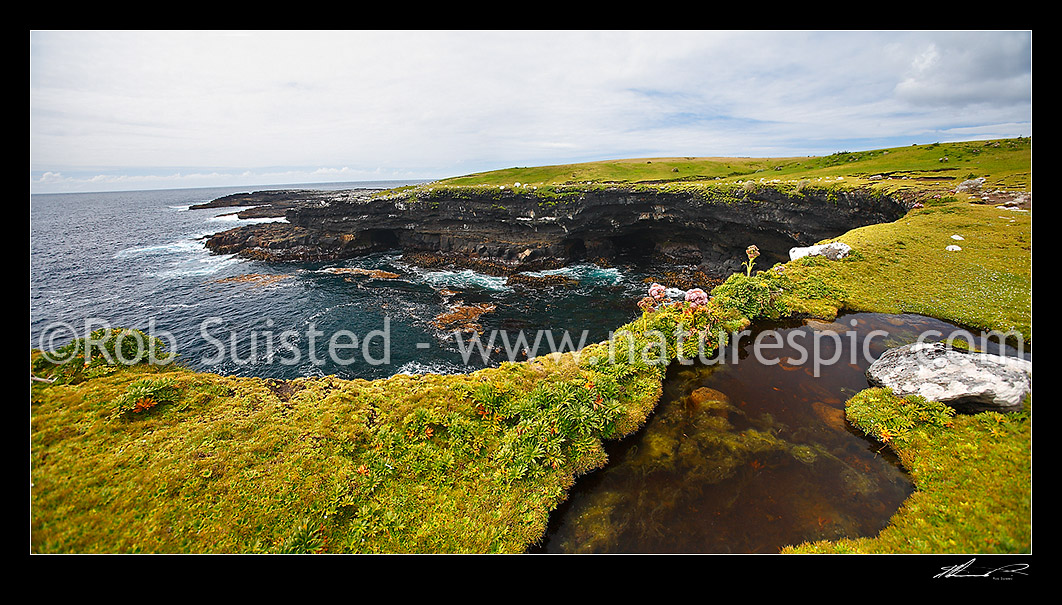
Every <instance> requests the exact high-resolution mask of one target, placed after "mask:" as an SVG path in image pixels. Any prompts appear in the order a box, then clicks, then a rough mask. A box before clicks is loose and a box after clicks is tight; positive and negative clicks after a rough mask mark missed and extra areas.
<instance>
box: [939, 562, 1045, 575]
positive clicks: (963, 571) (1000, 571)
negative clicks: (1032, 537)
mask: <svg viewBox="0 0 1062 605" xmlns="http://www.w3.org/2000/svg"><path fill="white" fill-rule="evenodd" d="M976 560H977V559H970V560H969V561H967V562H965V563H963V564H961V565H951V566H948V567H941V568H940V569H941V572H940V573H938V574H937V575H935V576H933V577H934V578H989V577H992V576H993V574H995V575H997V576H998V575H1007V576H1010V575H1015V574H1016V575H1021V576H1024V575H1028V574H1026V573H1025V570H1026V569H1028V568H1029V565H1028V564H1027V563H1011V564H1010V565H1003V566H1001V567H996V568H994V569H989V570H988V571H985V572H984V573H974V570H973V569H971V568H970V566H971V565H973V562H974V561H976ZM978 571H979V570H978Z"/></svg>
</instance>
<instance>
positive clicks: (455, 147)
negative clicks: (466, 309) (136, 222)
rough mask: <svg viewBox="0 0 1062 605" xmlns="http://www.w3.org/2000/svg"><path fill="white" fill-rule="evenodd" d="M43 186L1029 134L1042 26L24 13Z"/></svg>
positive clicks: (383, 172)
mask: <svg viewBox="0 0 1062 605" xmlns="http://www.w3.org/2000/svg"><path fill="white" fill-rule="evenodd" d="M29 48H30V53H29V55H30V191H31V193H56V192H78V191H121V190H141V189H176V188H185V187H227V186H244V185H259V186H262V185H272V184H296V183H325V182H350V181H372V180H419V179H438V178H445V177H450V176H458V175H464V174H470V173H473V172H481V171H486V170H494V169H499V168H509V167H513V166H541V165H552V164H566V163H572V162H584V161H595V160H608V159H619V158H649V157H669V156H743V157H792V156H807V155H827V154H830V153H834V152H837V151H859V150H868V149H879V148H883V147H894V146H905V145H911V144H923V143H933V142H945V141H966V140H980V139H992V138H1010V137H1016V136H1031V135H1032V32H1031V31H1027V30H1026V31H1023V30H1018V31H942V32H935V31H837V30H831V31H811V30H798V31H777V30H767V31H757V30H749V31H733V30H724V31H712V30H689V31H687V30H678V31H668V30H647V31H637V30H635V31H626V30H622V31H620V30H602V31H593V30H588V31H571V30H560V31H552V30H544V31H488V30H475V31H451V30H445V31H437V30H411V31H405V30H372V31H357V30H351V31H316V30H314V31H272V30H270V31H266V30H250V31H218V30H205V31H195V30H193V31H157V30H151V31H136V30H122V31H96V30H87V31H77V30H75V31H68V30H62V31H48V30H44V31H30V32H29Z"/></svg>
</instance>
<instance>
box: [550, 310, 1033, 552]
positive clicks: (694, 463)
mask: <svg viewBox="0 0 1062 605" xmlns="http://www.w3.org/2000/svg"><path fill="white" fill-rule="evenodd" d="M765 331H766V332H769V334H767V335H765V336H764V337H763V339H762V340H761V344H760V345H758V346H757V345H756V342H755V338H756V336H757V335H758V334H760V333H761V332H765ZM938 333H939V334H938ZM964 333H967V334H968V333H969V332H964V331H962V329H961V328H959V327H957V326H954V325H951V324H948V323H946V322H941V321H937V320H933V319H928V318H925V317H920V316H915V315H880V314H866V313H861V314H850V315H844V316H841V317H838V319H837V320H836V321H835V322H833V323H829V324H826V323H822V322H807V323H806V324H805V323H790V324H782V325H763V326H758V327H756V328H754V329H753V330H752V331H751V333H749V334H748V335H747V336H745V337H744V338H742V339H741V340H740V341H738V342H737V343H732V345H735V346H730V347H729V348H727V349H724V350H723V351H722V352H721V354H718V355H716V356H713V357H711V358H709V360H708V361H709V362H710V363H707V364H705V363H697V364H694V365H682V364H679V363H674V364H672V366H671V367H670V368H669V371H668V374H667V378H666V380H665V384H664V394H663V397H662V399H661V401H660V403H659V405H658V407H657V409H656V410H655V411H654V413H653V416H652V417H651V418H650V419H649V421H648V422H647V423H646V426H645V427H643V429H642V430H641V431H640V432H639V433H637V434H636V435H634V436H632V437H629V438H627V439H624V440H621V441H619V442H615V443H612V444H611V445H610V446H609V458H610V461H609V464H608V465H607V466H606V468H604V469H601V470H599V471H596V472H594V473H592V474H590V475H588V476H585V477H582V478H580V479H579V480H578V481H577V483H576V486H575V487H574V488H573V490H572V492H571V493H570V495H569V499H568V500H567V501H566V502H565V503H564V504H562V505H561V506H560V507H559V508H558V509H557V510H556V511H555V512H554V514H553V516H552V518H551V523H550V527H549V530H548V533H547V535H546V537H545V538H544V539H543V541H542V543H541V544H540V545H538V546H536V547H535V549H534V552H545V553H776V552H778V551H779V549H780V548H782V547H784V546H786V545H790V544H799V543H801V542H804V541H814V540H835V539H839V538H845V537H848V538H857V537H863V536H875V535H876V534H877V533H878V532H880V531H881V530H882V529H883V528H884V527H885V526H886V525H887V524H888V522H889V519H890V517H891V516H892V515H893V514H894V513H895V512H896V511H897V509H898V508H899V506H900V505H901V503H902V502H903V501H904V500H905V499H906V498H907V497H908V496H909V495H910V494H911V493H912V491H913V485H912V483H911V481H910V479H909V478H908V476H907V475H906V474H905V472H904V471H903V469H902V468H901V467H900V465H899V463H898V461H897V459H896V458H895V456H893V455H892V454H891V453H890V452H889V450H888V449H886V448H883V447H882V445H881V444H880V443H878V442H876V441H874V440H870V439H868V438H866V437H865V436H863V435H862V433H861V432H860V431H859V430H858V429H855V428H854V427H852V426H851V425H850V424H848V422H847V421H846V419H845V417H844V403H845V401H846V400H847V399H848V398H850V397H851V396H852V395H854V394H855V393H857V392H858V391H860V390H863V389H865V388H867V387H868V386H869V385H868V383H867V380H866V377H865V374H864V372H865V370H866V368H867V367H868V366H869V365H870V363H872V362H873V360H875V359H877V358H878V357H879V356H880V355H881V354H882V353H883V352H884V351H885V350H886V349H887V348H891V347H895V346H900V345H903V344H907V343H910V342H915V341H917V340H918V339H919V338H920V337H922V338H924V339H925V340H944V339H947V338H948V337H949V336H952V335H956V336H958V335H961V334H964ZM973 335H974V336H979V335H978V334H973ZM776 338H777V339H778V340H775V339H776ZM776 342H777V343H779V344H781V345H782V346H780V347H777V348H775V347H772V346H771V345H773V344H774V343H776ZM978 344H980V341H978ZM995 350H998V349H995ZM816 351H817V352H816ZM1007 352H1008V353H1010V354H1017V352H1016V351H1014V350H1013V349H1008V351H1007ZM1026 357H1029V358H1031V354H1030V355H1026ZM816 359H818V360H819V361H820V362H819V363H818V364H816V363H815V360H816Z"/></svg>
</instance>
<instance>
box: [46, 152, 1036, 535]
mask: <svg viewBox="0 0 1062 605" xmlns="http://www.w3.org/2000/svg"><path fill="white" fill-rule="evenodd" d="M1023 141H1024V142H1023ZM963 145H964V146H963V147H962V149H967V148H969V149H972V147H969V146H974V145H977V146H978V148H980V149H982V150H981V151H977V152H974V151H972V150H971V151H968V153H969V156H970V162H971V163H972V162H975V161H981V162H985V161H986V159H987V158H989V157H993V158H995V159H994V160H992V161H993V162H995V163H994V164H988V163H986V164H980V166H981V167H982V168H984V167H985V166H994V170H995V172H988V171H983V174H981V175H980V176H987V177H989V182H990V183H993V184H994V185H995V186H1017V188H1018V189H1022V188H1024V190H1028V188H1029V185H1028V175H1029V174H1031V164H1030V163H1028V162H1027V161H1025V163H1023V160H1022V158H1025V160H1027V159H1028V152H1029V143H1028V141H1027V140H1020V141H1018V142H1017V143H1014V142H1005V141H1004V142H1001V145H1000V146H998V147H993V146H991V145H990V144H973V143H970V144H963ZM904 151H907V152H910V153H915V152H919V151H921V152H922V153H923V154H924V157H923V158H921V159H920V160H918V161H914V159H911V158H907V159H901V158H898V156H900V155H901V153H900V151H899V150H895V151H893V152H890V153H888V154H877V155H876V156H875V155H874V154H868V155H867V156H866V157H858V158H857V159H853V160H851V161H849V160H848V159H844V160H843V164H841V163H839V160H840V158H832V159H830V158H827V159H821V158H820V159H816V160H815V161H817V162H819V164H818V165H817V166H816V167H815V168H814V170H821V171H829V170H834V169H835V168H838V166H841V167H843V168H846V169H847V170H848V173H847V174H848V175H849V177H848V180H849V181H855V180H856V179H858V178H861V177H860V176H859V175H863V174H864V173H869V172H872V171H867V170H863V169H862V168H860V169H859V170H854V169H853V167H855V166H859V165H860V164H862V163H866V164H865V165H863V168H875V169H877V171H884V170H885V168H888V167H893V168H894V169H896V170H908V171H909V173H913V172H915V171H919V170H928V169H929V167H930V166H932V164H931V162H937V163H938V164H941V163H944V162H940V161H938V160H936V159H934V155H935V154H936V153H937V152H939V151H942V150H939V149H923V150H918V149H912V150H904ZM949 153H950V154H951V155H949V156H948V160H947V162H949V163H950V162H952V161H956V160H955V158H958V159H959V160H962V159H963V158H964V157H965V156H963V155H960V154H958V153H956V152H955V151H953V150H951V148H949ZM982 154H984V155H982ZM858 155H859V156H862V155H863V154H858ZM940 157H943V156H940ZM916 159H917V158H916ZM793 161H796V160H793ZM875 161H876V162H879V164H878V165H874V166H871V165H869V163H870V162H875ZM807 162H811V160H810V159H805V160H802V161H801V162H800V163H801V164H804V163H807ZM883 162H889V164H887V165H886V164H884V163H883ZM654 163H655V162H654ZM893 163H894V164H893ZM724 164H725V162H724ZM834 164H837V165H836V166H835V165H834ZM637 165H638V166H639V168H641V167H642V166H646V165H649V164H643V163H637ZM778 165H782V162H780V161H779V162H778ZM783 170H785V168H783ZM783 170H778V171H775V172H783ZM793 170H794V173H793V174H794V175H795V176H799V177H800V178H803V179H807V178H810V177H813V173H810V172H807V167H806V166H804V167H803V168H797V167H793ZM797 170H805V172H802V173H800V174H797V173H796V172H795V171H797ZM964 170H965V168H964ZM964 170H960V171H959V172H962V173H963V174H961V176H960V175H958V174H957V175H956V176H955V177H954V178H955V182H958V180H962V179H963V178H966V177H967V176H968V173H966V172H964ZM970 171H971V172H977V171H974V170H973V169H971V170H970ZM668 172H669V173H670V170H669V171H668ZM857 173H858V174H857ZM672 174H673V173H672ZM508 176H512V175H506V178H508ZM975 176H977V175H975ZM499 178H500V177H499ZM599 178H602V177H599ZM671 178H675V177H674V176H672V177H671ZM814 178H818V177H814ZM1023 179H1024V181H1023ZM603 180H604V179H603ZM1008 183H1009V185H1008ZM864 185H866V186H875V187H893V188H898V187H900V186H901V185H902V187H904V188H907V187H913V188H912V189H908V190H906V191H904V193H908V192H913V193H915V194H917V195H920V196H921V197H922V198H924V199H925V201H926V205H925V207H924V208H921V209H917V210H914V211H912V212H911V213H910V214H908V216H907V217H905V218H904V219H901V220H899V221H896V222H894V223H890V224H887V225H876V226H872V227H866V228H863V229H858V230H855V231H852V232H850V233H847V234H845V235H843V236H841V237H839V238H837V239H838V240H840V241H844V242H846V243H848V244H850V245H852V246H853V248H854V253H853V254H852V255H851V256H850V257H849V258H847V259H845V260H842V261H836V262H831V261H825V260H823V259H821V258H805V259H801V260H798V261H794V262H790V263H786V264H784V265H778V266H775V267H759V266H757V267H755V268H756V269H757V271H755V272H753V274H752V275H745V274H743V273H742V274H737V275H734V276H732V277H731V278H730V279H728V280H727V281H726V282H725V283H724V284H722V285H721V286H719V287H717V288H716V289H715V290H714V291H713V292H712V295H713V296H712V298H711V300H710V301H709V302H708V304H706V305H701V306H699V307H698V308H697V309H694V308H692V307H691V305H690V304H689V303H678V304H674V305H672V304H661V303H659V302H658V301H650V302H648V303H647V304H645V305H644V307H645V312H644V314H643V315H642V316H641V317H639V318H636V319H634V320H633V321H632V322H631V323H629V324H627V325H626V326H622V327H619V328H618V329H617V331H616V333H617V335H618V340H617V342H616V343H613V344H614V345H618V346H613V347H612V348H611V349H610V347H609V344H608V343H599V344H595V345H591V346H590V347H588V348H587V349H584V350H583V351H582V352H581V354H580V355H578V356H574V355H572V354H570V353H569V354H567V355H564V356H558V357H544V358H537V359H535V360H530V361H527V362H522V363H507V364H502V366H500V367H498V368H490V369H485V370H481V371H478V372H475V373H472V374H467V375H458V376H437V375H425V376H406V375H399V376H394V377H392V378H389V379H386V380H377V381H360V380H354V381H346V380H340V379H337V378H334V377H324V378H305V379H299V380H293V381H286V382H280V381H273V380H267V379H259V378H238V377H224V376H216V375H212V374H203V373H196V372H192V371H189V370H186V369H183V368H181V367H180V365H179V364H170V365H155V364H150V363H137V364H133V365H121V364H118V365H114V364H104V363H98V362H96V361H94V360H91V359H90V365H89V367H87V368H85V367H84V364H83V363H82V364H77V365H76V366H66V368H65V369H64V368H58V367H55V366H49V364H47V363H44V362H41V361H38V360H37V358H36V356H35V354H34V353H33V352H31V364H32V367H33V371H34V372H35V373H36V374H37V375H38V376H53V377H54V378H56V380H55V382H54V383H43V382H32V383H31V385H32V386H31V393H30V400H31V409H30V441H31V452H30V456H31V460H30V462H31V492H30V504H31V530H32V540H31V550H32V551H33V552H78V553H86V552H122V553H124V552H488V553H489V552H521V551H523V550H525V549H526V548H527V547H528V546H529V545H531V544H533V543H534V542H535V541H537V540H538V539H539V538H540V537H541V536H542V534H543V532H544V531H545V527H546V521H547V518H548V515H549V513H550V511H552V510H553V509H554V508H555V507H556V505H557V504H558V503H559V502H561V501H562V500H563V499H564V498H565V495H566V492H567V490H568V489H569V488H570V487H571V485H572V484H573V481H575V479H576V478H577V477H578V476H579V475H581V474H583V473H585V472H587V471H589V470H591V469H594V468H598V467H600V466H601V465H603V464H605V463H606V462H607V460H606V456H605V454H604V450H603V447H602V444H603V442H604V440H607V439H618V438H621V437H623V436H625V435H628V434H630V433H632V432H633V431H635V430H636V429H637V428H638V427H639V426H640V425H641V424H642V423H643V422H644V421H645V419H646V417H647V416H648V414H649V413H650V412H651V411H652V409H653V407H654V406H655V405H656V402H657V400H658V398H659V396H660V392H661V381H662V380H663V375H664V368H665V365H666V362H667V361H669V360H672V359H675V358H676V356H678V355H679V354H682V355H683V356H684V357H690V358H692V357H695V356H696V354H697V351H696V349H695V347H696V346H697V345H698V339H696V338H688V339H686V340H684V341H682V343H681V344H680V342H679V341H677V340H676V339H675V338H674V337H673V336H669V335H674V334H675V329H676V328H677V327H680V326H681V327H682V328H683V329H684V330H685V331H686V333H689V334H697V335H700V336H701V337H703V338H704V339H706V341H707V343H708V352H709V354H710V352H711V350H712V349H713V348H714V347H716V346H719V345H720V344H722V343H723V342H724V340H725V337H726V335H727V334H730V333H733V332H735V331H738V330H740V329H743V328H744V327H745V326H747V325H749V323H750V322H752V321H755V320H758V319H764V318H777V317H785V316H793V315H797V316H800V315H805V316H815V317H821V318H826V319H829V318H832V317H833V316H834V315H835V314H836V313H838V312H839V311H840V310H842V309H851V310H863V311H882V312H912V313H922V314H925V315H930V316H934V317H938V318H941V319H947V320H950V321H953V322H956V323H959V324H961V325H964V326H969V327H971V328H978V329H986V330H1000V331H1007V330H1015V331H1017V332H1018V333H1020V334H1021V335H1022V337H1023V338H1024V339H1025V344H1026V346H1031V283H1032V282H1031V279H1032V277H1031V214H1029V213H1012V212H1007V211H1000V210H997V209H995V208H994V207H992V206H986V205H981V204H976V203H971V200H969V199H967V198H966V197H965V196H961V195H960V196H951V197H948V196H945V197H943V198H939V199H938V198H934V197H933V195H936V193H934V191H935V189H934V188H939V187H941V186H942V185H941V183H940V182H939V181H932V187H928V188H924V189H920V188H918V186H914V185H911V184H910V183H909V182H908V181H903V182H902V183H900V182H886V181H885V180H884V179H883V180H875V181H867V182H866V183H865V184H864ZM856 186H859V185H856ZM951 186H954V183H952V184H951ZM896 190H897V191H898V189H896ZM973 201H976V200H973ZM955 234H958V235H961V236H962V237H963V238H964V239H963V240H962V241H959V240H952V239H951V237H950V236H951V235H955ZM750 243H755V242H750ZM953 243H957V244H959V245H960V246H961V247H962V250H961V251H958V252H949V251H947V250H946V249H945V247H946V246H947V245H949V244H953ZM660 335H664V336H663V337H662V338H661V337H660ZM680 347H693V348H691V349H690V350H684V349H683V348H680ZM617 351H619V352H620V353H619V354H617ZM624 351H634V352H636V353H638V354H636V355H634V356H632V357H631V358H629V359H628V357H627V356H626V355H625V354H623V352H624ZM610 352H611V353H612V355H610ZM654 358H655V359H656V360H658V361H662V362H663V363H652V362H648V361H647V360H652V359H654ZM71 368H74V369H77V371H67V370H69V369H71ZM847 413H848V417H849V420H850V421H851V422H852V423H853V425H855V426H856V427H858V428H860V429H861V430H863V431H865V432H866V433H867V435H869V436H871V437H872V438H874V439H877V440H879V441H880V442H881V444H882V446H883V447H891V448H893V449H894V450H896V452H897V454H898V455H899V456H900V458H901V460H902V461H903V462H904V464H905V466H906V467H907V469H908V470H909V471H910V472H911V474H912V477H913V478H914V480H915V482H916V486H917V488H918V491H917V492H916V493H915V495H914V496H912V497H911V498H910V499H909V500H908V501H907V502H906V503H905V504H904V506H903V507H902V508H901V510H900V511H899V512H898V513H897V514H896V516H895V517H894V518H893V521H892V523H890V525H889V527H888V528H887V529H886V530H885V531H883V532H882V533H881V535H880V536H877V537H873V538H863V539H858V540H842V541H838V542H828V543H817V544H813V545H799V546H794V547H793V548H792V549H790V550H791V551H797V552H1026V551H1028V550H1029V549H1030V544H1031V445H1030V444H1031V441H1030V432H1031V399H1030V401H1029V402H1028V405H1027V406H1026V409H1025V411H1024V412H1023V413H1022V414H1014V415H1007V416H1001V415H998V414H992V413H984V414H977V415H972V416H963V417H956V416H953V415H951V414H949V413H947V411H946V410H944V409H942V408H941V406H940V405H939V404H934V403H933V402H924V401H916V400H901V399H899V398H897V397H894V396H892V395H891V394H889V393H888V392H884V391H881V390H868V391H864V392H863V393H860V394H859V395H857V396H856V397H854V398H853V399H852V400H851V401H849V403H848V410H847Z"/></svg>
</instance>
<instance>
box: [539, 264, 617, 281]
mask: <svg viewBox="0 0 1062 605" xmlns="http://www.w3.org/2000/svg"><path fill="white" fill-rule="evenodd" d="M523 274H524V275H529V276H531V277H548V276H553V275H562V276H564V277H568V278H571V279H574V280H576V281H579V282H589V283H594V284H618V283H620V282H621V281H623V272H621V271H620V270H619V269H617V268H615V267H599V266H597V265H594V264H591V263H586V264H580V265H569V266H567V267H561V268H560V269H545V270H543V271H524V272H523Z"/></svg>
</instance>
